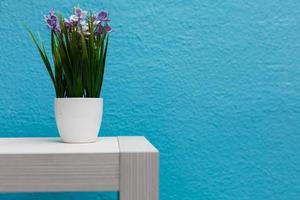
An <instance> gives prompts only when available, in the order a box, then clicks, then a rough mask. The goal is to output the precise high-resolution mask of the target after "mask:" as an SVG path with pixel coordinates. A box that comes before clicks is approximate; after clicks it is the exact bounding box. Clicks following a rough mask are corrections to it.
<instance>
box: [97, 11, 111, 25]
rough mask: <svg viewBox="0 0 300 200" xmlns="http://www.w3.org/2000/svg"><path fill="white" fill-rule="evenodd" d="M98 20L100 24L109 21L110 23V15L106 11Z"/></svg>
mask: <svg viewBox="0 0 300 200" xmlns="http://www.w3.org/2000/svg"><path fill="white" fill-rule="evenodd" d="M97 20H99V21H100V22H108V21H110V20H109V19H108V13H107V12H106V11H101V12H99V14H98V16H97Z"/></svg>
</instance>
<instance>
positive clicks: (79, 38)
mask: <svg viewBox="0 0 300 200" xmlns="http://www.w3.org/2000/svg"><path fill="white" fill-rule="evenodd" d="M58 22H59V27H60V31H59V32H58V31H55V30H53V29H51V52H52V59H53V62H51V61H50V60H49V56H48V55H47V53H46V49H45V45H44V43H43V42H42V41H41V39H40V38H39V41H38V40H37V39H36V37H35V36H34V34H33V33H32V31H30V30H29V29H28V31H29V34H30V36H31V38H32V40H33V42H34V44H35V46H36V47H37V49H38V52H39V54H40V56H41V58H42V60H43V62H44V64H45V67H46V69H47V71H48V73H49V75H50V78H51V80H52V83H53V85H54V88H55V92H56V97H57V98H62V97H99V96H100V92H101V88H102V83H103V75H104V68H105V61H106V53H107V47H108V39H109V33H108V32H107V31H106V30H105V29H103V32H102V34H96V33H95V31H94V30H95V29H96V27H94V26H95V25H94V23H93V21H92V20H87V26H88V32H89V34H88V35H87V34H86V33H85V32H84V31H83V28H82V26H72V27H71V28H70V27H66V25H65V20H64V19H63V17H62V16H61V15H60V16H59V17H58ZM104 26H105V25H104ZM104 26H103V27H104ZM52 65H53V66H52Z"/></svg>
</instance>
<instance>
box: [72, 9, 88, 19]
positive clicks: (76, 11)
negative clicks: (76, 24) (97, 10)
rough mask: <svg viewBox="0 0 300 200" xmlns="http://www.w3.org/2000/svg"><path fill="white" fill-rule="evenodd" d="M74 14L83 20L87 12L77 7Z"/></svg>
mask: <svg viewBox="0 0 300 200" xmlns="http://www.w3.org/2000/svg"><path fill="white" fill-rule="evenodd" d="M74 14H75V15H76V16H77V17H78V19H79V20H82V19H84V17H85V16H86V14H87V12H86V11H83V10H81V9H80V8H79V7H75V9H74Z"/></svg>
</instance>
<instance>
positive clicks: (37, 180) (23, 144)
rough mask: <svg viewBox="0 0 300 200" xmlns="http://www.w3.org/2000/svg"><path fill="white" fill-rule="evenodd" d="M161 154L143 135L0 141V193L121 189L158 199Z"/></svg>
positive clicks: (138, 199) (128, 195) (132, 199)
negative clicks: (70, 141) (83, 141)
mask: <svg viewBox="0 0 300 200" xmlns="http://www.w3.org/2000/svg"><path fill="white" fill-rule="evenodd" d="M158 184H159V152H158V150H157V149H156V148H155V147H154V146H153V145H152V144H151V143H150V142H149V141H148V140H147V139H146V138H144V137H139V136H134V137H132V136H122V137H100V138H98V140H97V141H96V142H95V143H86V144H68V143H63V142H61V140H60V139H59V138H49V137H48V138H47V137H44V138H36V137H27V138H0V192H59V191H119V192H120V199H121V200H158V190H159V189H158Z"/></svg>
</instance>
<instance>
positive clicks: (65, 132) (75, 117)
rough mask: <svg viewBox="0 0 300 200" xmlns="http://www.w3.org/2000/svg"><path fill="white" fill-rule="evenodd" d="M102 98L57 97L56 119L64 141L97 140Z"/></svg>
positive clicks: (85, 141) (82, 141)
mask: <svg viewBox="0 0 300 200" xmlns="http://www.w3.org/2000/svg"><path fill="white" fill-rule="evenodd" d="M102 113H103V99H102V98H56V99H55V119H56V125H57V128H58V132H59V135H60V137H61V139H62V141H63V142H67V143H89V142H95V141H96V140H97V137H98V132H99V130H100V126H101V122H102Z"/></svg>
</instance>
